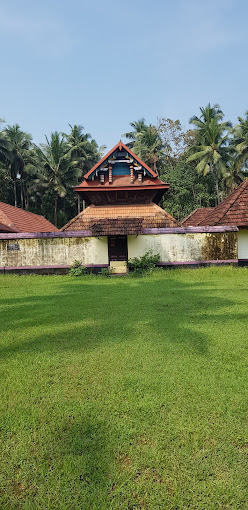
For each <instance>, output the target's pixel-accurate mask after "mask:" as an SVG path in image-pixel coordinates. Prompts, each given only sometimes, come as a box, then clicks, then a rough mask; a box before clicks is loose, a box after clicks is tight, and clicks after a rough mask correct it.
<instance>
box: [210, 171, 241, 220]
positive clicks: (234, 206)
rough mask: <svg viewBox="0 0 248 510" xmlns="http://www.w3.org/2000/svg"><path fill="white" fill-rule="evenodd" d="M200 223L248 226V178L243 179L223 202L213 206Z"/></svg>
mask: <svg viewBox="0 0 248 510" xmlns="http://www.w3.org/2000/svg"><path fill="white" fill-rule="evenodd" d="M201 225H203V226H212V225H237V226H238V227H239V226H240V227H242V226H248V179H245V181H244V182H242V183H241V184H240V185H239V186H238V187H237V188H236V189H235V190H234V191H233V192H232V193H231V194H230V195H229V196H228V197H227V198H225V200H223V202H221V203H220V204H219V205H217V206H216V207H214V208H213V209H212V211H210V213H209V214H208V215H207V216H206V217H205V218H204V219H203V220H202V222H201Z"/></svg>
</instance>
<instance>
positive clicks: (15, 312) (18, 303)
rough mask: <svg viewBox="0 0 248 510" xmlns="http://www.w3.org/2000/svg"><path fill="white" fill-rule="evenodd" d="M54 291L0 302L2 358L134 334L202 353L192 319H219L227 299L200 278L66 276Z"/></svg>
mask: <svg viewBox="0 0 248 510" xmlns="http://www.w3.org/2000/svg"><path fill="white" fill-rule="evenodd" d="M55 283H56V282H55ZM56 290H58V289H56ZM56 290H55V292H54V294H52V295H47V296H44V295H35V296H32V297H26V296H24V297H18V298H7V299H3V300H2V301H0V306H2V311H1V322H0V329H1V333H2V335H3V336H4V333H6V332H8V333H11V336H12V338H11V340H8V343H7V344H6V345H3V347H2V349H1V356H2V357H6V356H11V355H14V356H15V355H16V354H18V353H22V352H25V353H30V354H32V352H34V351H35V352H43V351H47V350H48V351H49V352H50V353H51V354H52V353H56V352H58V351H61V350H65V351H67V350H75V349H78V350H85V349H95V348H97V347H99V346H101V345H104V344H105V345H106V344H109V343H112V342H115V343H116V342H128V343H130V342H131V343H132V342H135V338H136V337H137V336H139V335H144V339H146V340H148V339H150V340H151V341H152V342H154V345H156V342H158V341H159V344H160V347H161V344H162V345H164V347H165V348H166V345H167V344H168V343H173V344H174V345H181V346H185V348H187V349H189V348H190V349H193V350H194V351H196V352H197V353H199V354H203V355H204V354H206V353H207V351H208V343H209V339H208V335H207V333H204V334H203V333H201V332H197V331H196V330H195V329H193V328H192V327H191V326H192V322H193V323H194V322H195V323H196V324H197V323H198V322H199V323H200V322H201V321H202V320H206V321H207V320H209V319H212V320H214V321H215V320H216V322H218V321H221V315H220V312H221V310H222V309H223V308H224V307H226V306H229V307H230V305H231V304H232V301H231V300H230V298H228V299H224V298H220V297H219V296H217V295H215V292H214V291H213V290H212V289H211V290H209V289H206V287H205V284H204V283H194V284H187V283H184V282H181V281H176V280H173V279H172V280H170V279H161V280H145V279H142V280H137V281H133V280H127V281H123V280H120V281H119V282H117V280H115V281H111V280H108V281H106V282H105V281H99V282H94V283H91V281H90V280H88V281H82V284H81V285H79V284H78V281H75V283H74V282H68V280H66V281H65V284H64V285H63V284H62V285H61V283H60V285H59V292H57V291H56ZM222 318H223V320H224V318H226V315H225V313H224V312H223V316H222Z"/></svg>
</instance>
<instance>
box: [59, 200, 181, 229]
mask: <svg viewBox="0 0 248 510" xmlns="http://www.w3.org/2000/svg"><path fill="white" fill-rule="evenodd" d="M177 226H178V222H177V221H176V220H175V219H174V218H173V217H172V216H171V215H170V214H168V213H167V212H166V211H164V210H163V209H161V207H159V206H158V205H156V204H154V203H153V202H150V203H149V204H134V205H104V206H96V205H90V206H89V207H87V208H86V209H85V210H84V211H82V212H81V213H80V214H78V216H76V217H75V218H73V219H72V220H71V221H70V222H69V223H67V225H65V226H64V227H63V228H62V229H61V230H64V231H72V232H75V231H78V230H91V231H92V233H93V235H94V234H95V235H124V234H134V235H138V234H141V233H142V229H143V228H167V227H177Z"/></svg>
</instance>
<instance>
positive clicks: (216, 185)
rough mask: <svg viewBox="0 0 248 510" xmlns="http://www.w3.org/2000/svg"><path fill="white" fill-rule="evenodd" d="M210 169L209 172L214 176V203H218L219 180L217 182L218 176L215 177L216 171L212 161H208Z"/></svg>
mask: <svg viewBox="0 0 248 510" xmlns="http://www.w3.org/2000/svg"><path fill="white" fill-rule="evenodd" d="M210 170H211V172H212V174H213V176H214V180H215V191H216V200H215V203H216V202H217V204H216V205H219V203H220V193H219V182H218V177H217V173H216V168H215V165H214V164H213V163H210Z"/></svg>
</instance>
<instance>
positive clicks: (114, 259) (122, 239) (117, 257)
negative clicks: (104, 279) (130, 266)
mask: <svg viewBox="0 0 248 510" xmlns="http://www.w3.org/2000/svg"><path fill="white" fill-rule="evenodd" d="M108 253H109V267H110V269H113V271H114V272H115V273H126V272H127V236H108Z"/></svg>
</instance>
